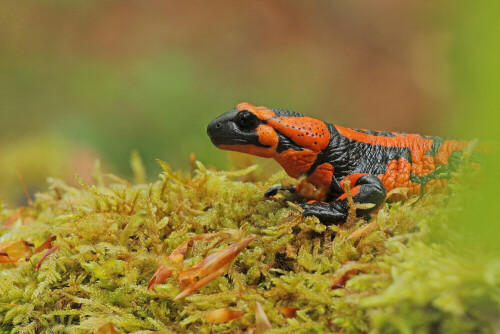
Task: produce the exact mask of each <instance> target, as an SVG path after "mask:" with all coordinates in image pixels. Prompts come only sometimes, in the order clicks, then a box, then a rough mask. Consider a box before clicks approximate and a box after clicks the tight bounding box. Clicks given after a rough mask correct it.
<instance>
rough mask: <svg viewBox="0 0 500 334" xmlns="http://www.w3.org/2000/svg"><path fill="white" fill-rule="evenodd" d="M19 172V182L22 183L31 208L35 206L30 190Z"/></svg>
mask: <svg viewBox="0 0 500 334" xmlns="http://www.w3.org/2000/svg"><path fill="white" fill-rule="evenodd" d="M16 172H17V177H18V178H19V182H20V183H21V187H22V188H23V191H24V195H25V196H26V200H27V201H28V205H29V206H33V200H32V199H31V197H30V194H29V193H28V189H27V188H26V184H25V183H24V179H23V177H22V176H21V173H20V172H19V170H16Z"/></svg>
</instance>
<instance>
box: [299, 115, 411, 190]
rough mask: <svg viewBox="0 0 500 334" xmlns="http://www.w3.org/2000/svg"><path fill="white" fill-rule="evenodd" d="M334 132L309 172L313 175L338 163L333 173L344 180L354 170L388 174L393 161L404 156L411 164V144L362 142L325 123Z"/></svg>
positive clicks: (356, 171) (354, 171) (331, 132)
mask: <svg viewBox="0 0 500 334" xmlns="http://www.w3.org/2000/svg"><path fill="white" fill-rule="evenodd" d="M325 124H326V126H327V127H328V130H329V131H330V134H331V139H330V143H329V144H328V147H327V148H326V149H324V150H323V151H322V152H321V153H320V154H318V157H317V159H316V161H315V162H314V163H313V165H312V166H311V168H310V169H309V171H307V173H306V175H307V176H308V175H311V174H312V173H314V170H315V169H316V168H317V167H318V166H319V165H321V164H323V163H325V162H327V163H329V164H331V165H332V166H334V172H333V176H334V177H335V178H336V179H337V180H342V179H343V178H345V177H346V176H348V175H350V174H352V173H368V174H373V175H378V174H384V173H385V171H386V169H387V165H388V164H389V161H391V160H395V159H396V160H397V159H399V158H404V159H406V161H408V162H409V163H411V151H410V149H409V148H407V147H386V146H380V145H371V144H367V143H362V142H358V141H355V140H352V139H349V138H346V137H344V136H343V135H341V134H340V133H339V132H338V131H337V129H336V128H335V127H334V126H333V124H331V123H325Z"/></svg>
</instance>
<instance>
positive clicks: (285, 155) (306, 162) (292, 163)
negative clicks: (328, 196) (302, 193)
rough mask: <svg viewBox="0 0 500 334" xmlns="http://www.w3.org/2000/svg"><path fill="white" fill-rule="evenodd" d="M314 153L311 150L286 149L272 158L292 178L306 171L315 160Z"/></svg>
mask: <svg viewBox="0 0 500 334" xmlns="http://www.w3.org/2000/svg"><path fill="white" fill-rule="evenodd" d="M316 155H317V154H316V153H315V152H313V151H311V150H302V151H295V150H293V149H288V150H286V151H284V152H282V153H280V154H278V155H277V156H275V157H274V158H275V159H276V161H277V162H278V163H279V164H280V165H281V167H283V169H284V170H285V171H286V172H287V174H288V175H290V176H291V177H294V178H298V177H300V176H301V175H302V174H304V173H306V172H307V171H308V170H309V169H310V168H311V166H312V164H313V163H314V161H316Z"/></svg>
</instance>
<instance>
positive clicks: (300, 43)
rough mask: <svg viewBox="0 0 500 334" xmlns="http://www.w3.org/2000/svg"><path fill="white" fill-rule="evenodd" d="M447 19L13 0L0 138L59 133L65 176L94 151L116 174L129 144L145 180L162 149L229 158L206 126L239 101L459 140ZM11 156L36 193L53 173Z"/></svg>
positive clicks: (334, 5) (290, 6)
mask: <svg viewBox="0 0 500 334" xmlns="http://www.w3.org/2000/svg"><path fill="white" fill-rule="evenodd" d="M446 15H448V7H446V6H444V4H441V3H439V2H437V3H432V4H431V3H429V4H425V5H424V4H422V3H421V2H420V1H417V0H413V1H405V2H399V1H393V0H386V1H382V2H370V3H366V2H365V1H350V2H330V1H317V2H304V1H299V0H292V1H282V0H273V1H268V0H258V1H251V2H245V3H235V2H233V1H229V0H223V1H220V2H218V4H217V6H214V5H213V4H212V3H209V2H203V1H195V2H186V3H184V2H179V1H173V0H168V1H151V2H147V3H146V2H140V1H130V2H126V3H123V2H122V1H118V0H105V1H86V2H84V3H82V2H67V1H53V0H51V1H26V2H24V1H23V2H9V3H7V4H5V5H4V6H3V8H2V12H1V13H0V48H1V50H0V51H1V52H0V73H2V75H1V76H0V147H1V146H4V145H9V146H10V145H15V142H16V141H17V140H18V139H19V138H21V137H25V136H35V137H37V138H41V137H43V136H46V135H48V136H49V137H50V138H59V140H60V141H61V142H63V143H64V145H66V147H67V148H68V150H67V151H65V152H66V154H67V155H68V157H67V159H63V163H64V162H67V164H66V165H65V166H62V169H61V171H60V172H59V173H56V174H50V175H51V176H58V177H63V178H65V179H66V180H68V181H69V182H73V179H72V177H71V175H73V173H74V172H75V170H74V168H75V167H74V165H75V164H74V163H73V161H72V156H73V155H75V154H76V155H79V156H81V155H80V154H78V152H76V151H78V150H83V151H84V152H92V154H90V155H87V157H88V160H89V161H85V162H83V161H82V160H79V161H80V162H81V163H82V164H83V165H85V166H92V165H93V160H94V159H95V157H96V156H99V157H100V159H101V161H102V162H103V164H108V165H110V166H111V167H112V170H115V171H117V172H119V173H120V174H125V173H129V171H128V169H127V168H125V167H124V166H126V162H127V161H128V157H129V155H130V152H131V151H132V150H134V149H136V150H138V151H139V152H140V153H141V155H142V156H143V157H144V162H145V165H146V168H147V170H148V172H149V175H155V174H156V173H157V172H158V169H157V166H156V165H155V164H154V160H155V159H156V158H160V159H163V160H166V161H168V162H169V163H171V164H172V165H173V166H174V167H176V168H182V169H185V168H187V167H188V166H189V155H190V153H195V154H196V156H197V158H198V159H200V160H201V161H203V162H204V163H206V164H207V165H216V166H218V167H223V166H224V167H226V166H228V165H227V158H226V157H227V155H226V154H225V153H224V152H221V151H219V150H217V149H215V148H214V147H213V146H212V145H211V143H210V141H209V140H208V139H207V137H206V134H205V128H206V125H207V124H208V122H209V121H210V120H211V119H213V118H214V117H215V116H218V115H219V114H221V113H223V112H225V111H227V110H230V109H232V108H233V107H234V106H235V104H236V103H237V102H241V101H249V102H252V103H255V104H259V105H268V106H270V107H282V108H287V109H290V110H295V111H299V112H303V113H306V114H309V115H311V116H316V117H320V118H323V119H325V120H328V121H332V122H336V123H339V124H342V125H345V126H353V127H358V128H373V129H380V130H399V131H416V132H423V133H429V134H436V135H443V136H446V135H454V136H456V135H457V133H454V132H453V131H451V130H448V128H443V127H442V124H443V121H445V120H447V119H448V118H449V115H450V112H449V111H447V109H445V108H442V106H444V105H445V103H446V102H447V101H448V98H449V91H450V80H449V68H448V67H447V66H446V65H447V63H446V53H447V51H448V49H449V47H450V25H449V20H448V19H446V20H444V18H445V17H446ZM396 27H397V28H396ZM460 135H462V134H461V133H460ZM33 146H34V147H35V149H36V147H37V144H36V142H33ZM47 149H50V147H47V146H46V147H45V148H44V149H43V151H44V152H47V154H49V155H51V154H59V153H57V152H59V151H58V150H59V149H58V145H55V146H54V147H53V150H54V152H55V153H51V152H48V151H47ZM83 155H85V154H83ZM4 159H5V160H7V161H8V163H7V164H5V165H2V166H0V170H2V171H3V170H7V169H8V170H9V171H8V172H7V174H9V175H11V174H15V172H14V170H15V169H17V170H19V172H20V173H21V175H23V176H24V178H25V182H26V183H27V184H28V186H29V187H30V188H31V189H34V188H36V189H39V184H40V183H42V182H45V180H44V179H43V178H40V177H33V178H32V177H31V175H32V174H33V172H32V171H31V170H30V169H32V168H34V166H35V165H36V164H37V163H33V162H34V160H32V162H31V163H26V161H25V159H23V160H22V161H20V160H18V156H15V155H14V156H8V155H5V156H4ZM38 161H40V160H38ZM46 161H48V159H47V160H46ZM78 173H80V174H86V175H88V174H90V170H88V169H87V171H82V170H78ZM46 175H48V174H46ZM68 175H70V177H68ZM13 184H14V181H9V185H8V187H7V185H6V184H4V183H2V184H0V188H1V189H2V190H0V196H3V197H8V195H7V194H9V193H11V191H12V189H14V190H15V191H18V189H19V187H18V186H16V185H14V188H12V185H13ZM15 200H16V201H17V197H16V198H15Z"/></svg>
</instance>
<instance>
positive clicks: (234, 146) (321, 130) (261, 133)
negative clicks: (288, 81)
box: [207, 103, 330, 158]
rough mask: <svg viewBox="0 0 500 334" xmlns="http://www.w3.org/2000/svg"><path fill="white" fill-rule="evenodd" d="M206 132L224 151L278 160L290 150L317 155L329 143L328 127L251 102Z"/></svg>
mask: <svg viewBox="0 0 500 334" xmlns="http://www.w3.org/2000/svg"><path fill="white" fill-rule="evenodd" d="M207 133H208V136H209V137H210V139H211V140H212V143H213V144H214V145H215V146H217V147H219V148H221V149H224V150H231V151H238V152H243V153H248V154H252V155H256V156H260V157H264V158H278V157H279V156H280V155H281V154H282V153H283V152H285V151H289V150H293V151H302V150H310V151H312V152H315V153H318V152H320V151H321V150H323V149H324V148H325V147H327V146H328V143H329V140H330V133H329V131H328V128H327V127H326V125H325V123H323V122H321V121H319V120H316V119H314V118H310V117H307V116H304V115H302V114H299V113H296V112H293V111H287V110H281V109H271V108H266V107H256V106H254V105H251V104H250V103H240V104H238V105H237V106H236V108H235V109H233V110H231V111H229V112H227V113H225V114H223V115H221V116H219V117H217V118H216V119H214V120H213V121H212V122H210V124H209V125H208V127H207Z"/></svg>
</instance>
